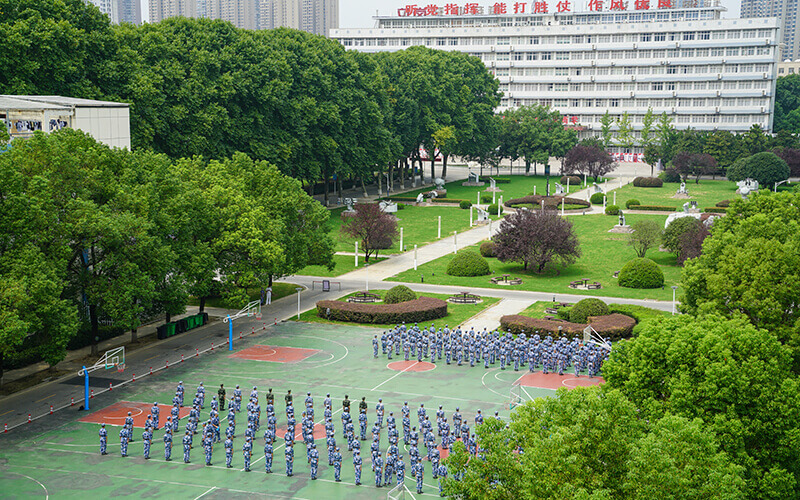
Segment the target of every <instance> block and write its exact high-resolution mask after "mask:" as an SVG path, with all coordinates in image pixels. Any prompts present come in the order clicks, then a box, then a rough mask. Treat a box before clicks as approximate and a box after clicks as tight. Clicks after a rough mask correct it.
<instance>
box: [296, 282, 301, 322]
mask: <svg viewBox="0 0 800 500" xmlns="http://www.w3.org/2000/svg"><path fill="white" fill-rule="evenodd" d="M295 290H296V291H297V319H298V321H299V320H300V292H302V291H303V289H302V288H300V287H296V288H295Z"/></svg>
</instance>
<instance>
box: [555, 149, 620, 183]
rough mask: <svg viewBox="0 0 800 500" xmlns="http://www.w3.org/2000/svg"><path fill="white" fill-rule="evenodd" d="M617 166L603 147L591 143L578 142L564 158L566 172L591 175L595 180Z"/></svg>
mask: <svg viewBox="0 0 800 500" xmlns="http://www.w3.org/2000/svg"><path fill="white" fill-rule="evenodd" d="M616 167H617V164H616V163H614V160H613V159H612V158H611V155H609V154H608V153H607V152H605V151H604V150H603V149H601V148H599V147H597V146H595V145H592V144H578V145H577V146H575V147H573V148H572V149H571V150H570V151H569V152H568V153H567V156H566V158H565V159H564V170H565V171H566V172H567V173H573V172H581V173H585V174H586V175H588V176H590V177H593V178H594V180H595V181H597V179H598V178H599V177H601V176H603V175H606V174H607V173H609V172H611V171H612V170H614V169H615V168H616Z"/></svg>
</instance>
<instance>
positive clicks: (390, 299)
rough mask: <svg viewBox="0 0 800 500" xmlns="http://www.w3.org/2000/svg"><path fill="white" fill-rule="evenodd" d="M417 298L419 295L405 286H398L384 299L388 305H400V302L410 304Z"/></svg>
mask: <svg viewBox="0 0 800 500" xmlns="http://www.w3.org/2000/svg"><path fill="white" fill-rule="evenodd" d="M416 298H417V294H416V293H414V291H413V290H412V289H410V288H408V287H407V286H405V285H397V286H395V287H392V288H390V289H389V291H388V292H386V295H385V296H384V297H383V301H384V302H385V303H386V304H399V303H400V302H408V301H409V300H414V299H416Z"/></svg>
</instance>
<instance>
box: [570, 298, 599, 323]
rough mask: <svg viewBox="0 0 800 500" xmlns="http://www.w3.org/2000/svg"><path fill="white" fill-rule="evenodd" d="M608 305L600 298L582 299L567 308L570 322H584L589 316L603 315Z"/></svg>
mask: <svg viewBox="0 0 800 500" xmlns="http://www.w3.org/2000/svg"><path fill="white" fill-rule="evenodd" d="M606 314H608V306H607V305H606V303H605V302H603V301H602V300H600V299H583V300H581V301H579V302H578V303H577V304H575V305H574V306H573V307H572V309H570V310H569V320H570V322H571V323H586V320H587V318H589V316H605V315H606Z"/></svg>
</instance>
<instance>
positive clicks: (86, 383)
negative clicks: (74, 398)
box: [83, 366, 89, 411]
mask: <svg viewBox="0 0 800 500" xmlns="http://www.w3.org/2000/svg"><path fill="white" fill-rule="evenodd" d="M83 409H84V410H87V411H88V410H89V371H88V370H86V366H84V367H83Z"/></svg>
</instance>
